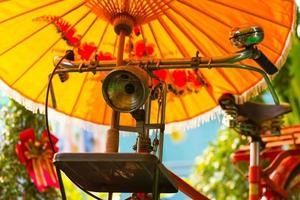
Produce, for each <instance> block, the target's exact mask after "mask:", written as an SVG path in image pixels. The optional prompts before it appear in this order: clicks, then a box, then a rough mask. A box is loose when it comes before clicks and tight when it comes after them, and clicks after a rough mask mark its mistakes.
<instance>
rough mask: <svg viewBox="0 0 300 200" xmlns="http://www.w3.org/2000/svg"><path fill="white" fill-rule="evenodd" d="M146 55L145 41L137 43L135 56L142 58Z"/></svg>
mask: <svg viewBox="0 0 300 200" xmlns="http://www.w3.org/2000/svg"><path fill="white" fill-rule="evenodd" d="M145 53H146V46H145V42H144V41H143V40H139V41H137V42H136V43H135V55H136V56H137V57H138V58H142V57H144V56H145Z"/></svg>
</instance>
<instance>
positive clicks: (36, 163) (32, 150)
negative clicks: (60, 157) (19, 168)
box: [16, 128, 59, 192]
mask: <svg viewBox="0 0 300 200" xmlns="http://www.w3.org/2000/svg"><path fill="white" fill-rule="evenodd" d="M19 138H20V141H19V143H18V144H17V145H16V153H17V156H18V158H19V160H20V162H21V163H22V164H24V165H25V166H26V170H27V173H28V175H29V176H30V177H31V180H32V181H33V183H34V184H35V186H36V188H37V189H38V191H40V192H43V191H45V190H46V189H47V188H48V187H55V188H59V184H58V180H57V177H56V173H55V170H54V166H53V163H52V159H53V152H52V150H51V148H50V145H49V142H48V137H47V132H46V131H44V132H43V134H42V137H41V138H40V139H37V138H36V137H35V134H34V129H33V128H30V129H27V130H25V131H22V132H21V133H20V135H19ZM51 138H52V141H53V143H54V145H55V150H56V151H57V150H58V147H57V146H56V143H57V141H58V139H57V138H56V137H55V136H54V135H51Z"/></svg>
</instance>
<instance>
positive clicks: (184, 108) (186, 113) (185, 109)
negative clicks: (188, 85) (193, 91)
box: [178, 97, 190, 118]
mask: <svg viewBox="0 0 300 200" xmlns="http://www.w3.org/2000/svg"><path fill="white" fill-rule="evenodd" d="M178 99H179V101H180V103H181V106H182V108H183V110H184V113H185V115H186V116H187V118H189V117H190V115H189V112H188V110H187V108H186V106H185V103H184V101H183V99H182V98H181V97H178Z"/></svg>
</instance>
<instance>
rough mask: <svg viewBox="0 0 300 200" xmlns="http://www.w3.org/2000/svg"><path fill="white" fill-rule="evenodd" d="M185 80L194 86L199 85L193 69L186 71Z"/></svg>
mask: <svg viewBox="0 0 300 200" xmlns="http://www.w3.org/2000/svg"><path fill="white" fill-rule="evenodd" d="M187 81H188V82H191V83H193V84H194V86H195V87H200V86H201V82H200V81H199V79H198V78H197V75H196V72H195V71H190V70H189V71H188V76H187Z"/></svg>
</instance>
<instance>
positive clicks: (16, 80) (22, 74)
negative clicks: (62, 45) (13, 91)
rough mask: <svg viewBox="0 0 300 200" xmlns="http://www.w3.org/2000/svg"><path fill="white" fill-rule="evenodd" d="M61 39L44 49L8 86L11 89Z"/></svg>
mask: <svg viewBox="0 0 300 200" xmlns="http://www.w3.org/2000/svg"><path fill="white" fill-rule="evenodd" d="M61 39H62V38H61V37H60V38H58V39H57V40H56V41H55V42H54V43H53V44H52V45H51V46H50V47H49V48H47V49H46V51H44V52H43V53H42V54H41V55H40V56H39V57H38V58H37V59H36V60H35V61H34V62H33V63H32V64H31V65H30V66H29V67H28V68H27V69H26V70H25V71H24V72H23V73H21V75H20V76H19V77H18V78H17V79H15V81H14V82H13V83H11V84H10V85H9V86H10V87H12V86H13V85H14V84H16V83H17V82H18V81H19V80H20V79H21V78H22V77H23V76H24V75H25V74H26V73H27V72H28V71H29V70H30V69H31V68H32V67H33V66H34V65H35V64H36V63H37V62H39V61H40V60H41V59H42V58H43V57H44V56H45V55H46V54H47V52H48V51H50V49H51V48H52V47H53V46H54V45H56V44H57V43H58V42H59V41H60V40H61Z"/></svg>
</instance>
